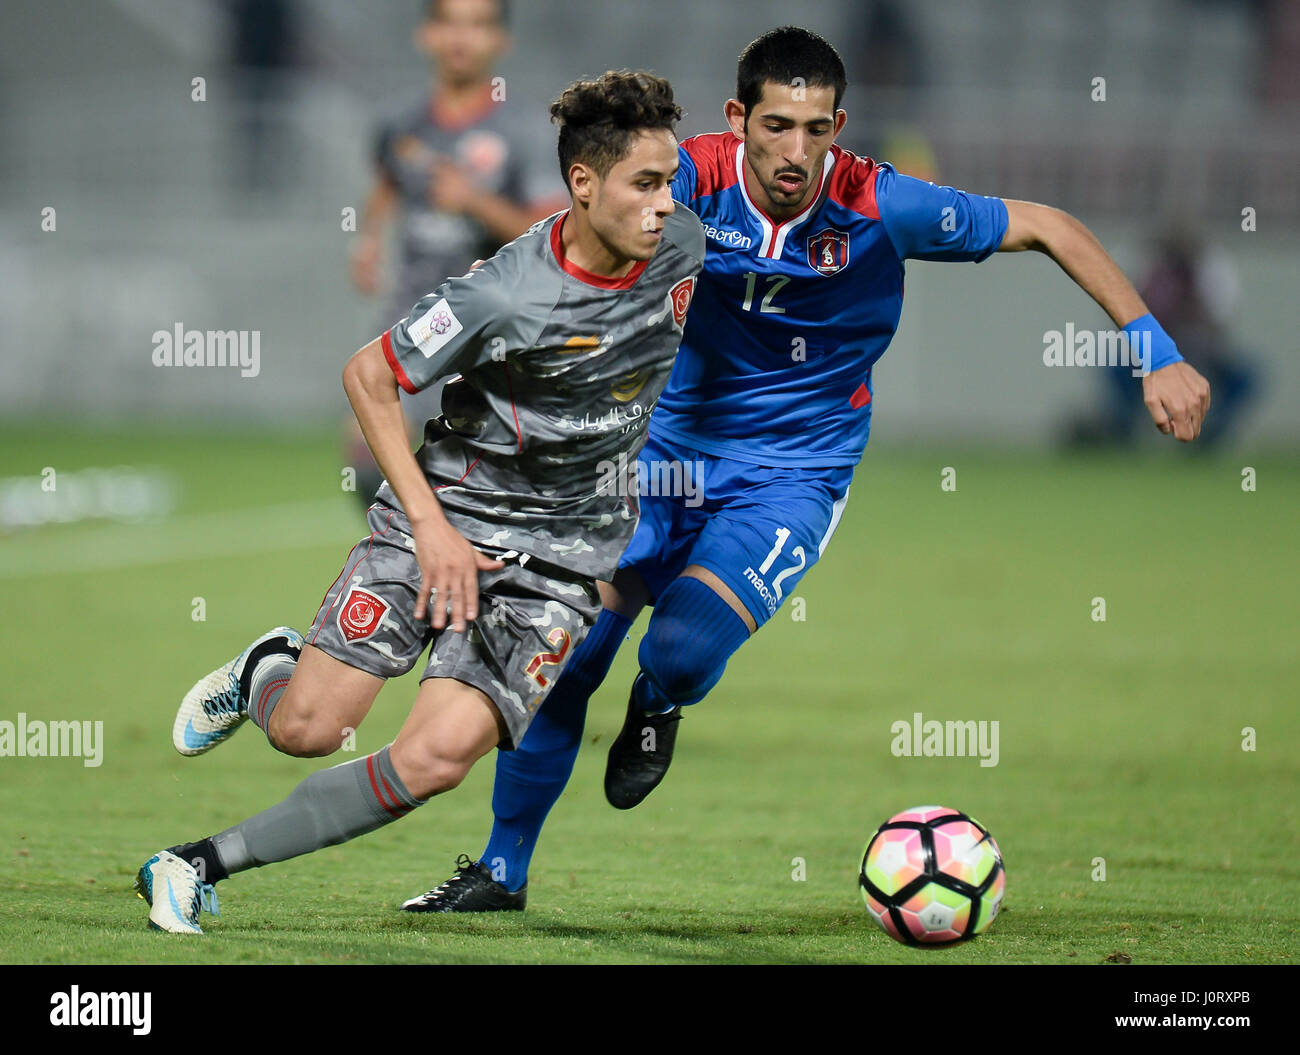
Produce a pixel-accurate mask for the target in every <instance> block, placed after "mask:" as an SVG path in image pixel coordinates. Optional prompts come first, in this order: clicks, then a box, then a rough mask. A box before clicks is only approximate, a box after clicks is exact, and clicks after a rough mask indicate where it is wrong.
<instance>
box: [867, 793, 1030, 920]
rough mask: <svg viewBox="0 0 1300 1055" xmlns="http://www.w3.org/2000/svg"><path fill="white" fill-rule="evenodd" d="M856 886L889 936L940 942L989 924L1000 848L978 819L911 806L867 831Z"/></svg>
mask: <svg viewBox="0 0 1300 1055" xmlns="http://www.w3.org/2000/svg"><path fill="white" fill-rule="evenodd" d="M858 886H859V887H860V888H861V891H862V900H863V901H864V902H865V903H866V906H867V912H869V913H870V914H871V918H872V919H874V920H875V921H876V922H877V923H878V924H880V927H881V929H882V930H883V931H884V932H885V933H886V934H888V935H889V936H890V937H891V938H896V939H897V940H898V941H901V942H904V943H906V944H908V945H917V944H921V945H943V944H946V943H948V942H954V941H960V940H961V939H963V938H973V937H974V936H975V935H976V934H982V933H984V931H986V930H987V929H988V926H989V924H990V923H992V922H993V918H994V917H995V916H996V915H997V914H998V907H999V906H1000V905H1001V904H1002V895H1003V894H1005V893H1006V890H1007V874H1006V870H1005V869H1004V868H1003V866H1002V851H1001V850H999V849H998V844H997V843H995V842H994V841H993V836H992V835H990V834H989V832H988V829H987V828H985V827H984V826H983V825H982V824H980V823H979V822H978V821H976V820H973V819H972V818H970V817H968V816H966V814H964V813H961V812H959V811H957V810H950V809H948V808H947V807H944V806H914V807H912V809H910V810H904V811H903V812H902V813H898V814H895V815H894V816H893V817H890V818H889V820H887V821H885V823H884V824H882V825H881V826H880V828H879V830H878V831H877V832H876V834H875V835H873V836H872V837H871V841H870V842H869V843H867V849H866V852H865V853H864V854H863V855H862V867H861V868H860V869H859V871H858Z"/></svg>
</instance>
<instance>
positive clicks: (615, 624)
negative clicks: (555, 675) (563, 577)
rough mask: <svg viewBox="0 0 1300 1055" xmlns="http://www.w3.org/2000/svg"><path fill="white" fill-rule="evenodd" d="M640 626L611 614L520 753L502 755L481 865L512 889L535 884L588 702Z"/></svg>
mask: <svg viewBox="0 0 1300 1055" xmlns="http://www.w3.org/2000/svg"><path fill="white" fill-rule="evenodd" d="M631 625H632V620H631V619H628V618H627V617H626V616H622V615H619V614H618V613H616V612H611V611H610V610H609V609H604V610H602V611H601V613H600V618H599V619H597V620H596V625H595V626H593V627H592V628H591V629H590V630H589V631H588V632H587V636H586V637H584V638H583V639H582V644H580V645H579V646H578V647H577V649H575V650H574V653H573V656H572V657H571V658H570V659H569V662H568V664H567V665H566V666H565V668H564V672H563V673H562V674H561V675H560V678H559V680H558V681H557V682H556V683H555V685H554V686H553V687H552V688H551V691H550V693H548V694H547V697H546V699H545V700H543V701H542V706H541V709H540V710H539V711H538V712H537V714H536V715H535V716H534V717H533V721H532V724H531V725H530V726H529V727H528V732H527V733H526V734H525V735H524V738H523V740H522V741H520V744H519V746H518V747H516V748H515V749H514V750H513V751H498V752H497V772H496V783H495V784H493V786H492V813H493V822H492V835H491V836H490V837H489V838H488V844H487V848H486V849H485V850H484V851H483V856H482V857H481V858H480V860H481V861H482V862H483V864H485V865H487V867H488V868H489V869H491V870H492V877H493V878H494V879H496V880H497V881H498V882H501V883H504V884H505V886H506V889H508V890H518V889H519V888H520V887H522V886H523V885H524V884H525V883H526V882H528V864H529V862H530V861H531V860H532V857H533V850H534V848H535V847H536V846H537V837H538V836H539V835H541V833H542V824H543V823H545V821H546V815H547V814H548V813H550V812H551V807H552V806H554V805H555V802H556V800H557V799H558V798H559V797H560V793H561V792H562V791H563V790H564V785H565V784H567V783H568V782H569V774H570V773H572V772H573V763H574V760H575V759H576V758H577V757H578V746H579V744H581V742H582V727H583V723H584V722H585V721H586V719H587V701H588V700H589V699H590V698H591V694H592V693H593V692H595V691H596V689H597V688H598V687H599V686H600V683H601V682H602V681H604V680H605V675H606V674H608V673H609V668H610V665H611V664H612V663H613V662H614V657H615V656H616V655H617V654H618V649H619V646H620V645H622V644H623V640H624V638H626V637H627V632H628V629H629V628H630V627H631Z"/></svg>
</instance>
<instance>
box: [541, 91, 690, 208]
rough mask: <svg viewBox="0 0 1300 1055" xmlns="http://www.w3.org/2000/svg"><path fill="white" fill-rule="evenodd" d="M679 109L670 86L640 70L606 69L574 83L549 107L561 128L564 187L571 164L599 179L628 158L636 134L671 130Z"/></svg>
mask: <svg viewBox="0 0 1300 1055" xmlns="http://www.w3.org/2000/svg"><path fill="white" fill-rule="evenodd" d="M681 116H682V108H681V107H680V106H678V105H677V104H676V103H675V102H673V86H672V85H671V84H669V83H668V82H667V81H666V80H664V79H663V78H662V77H656V76H655V75H654V74H653V73H646V72H645V71H643V70H637V71H636V72H628V71H627V70H618V71H615V70H610V71H608V72H606V73H603V74H601V75H600V76H599V77H598V78H596V80H594V81H577V82H575V83H574V84H571V85H570V86H569V87H567V88H565V89H564V91H563V92H561V93H560V97H559V98H558V99H556V100H555V102H553V103H552V104H551V120H552V121H554V122H555V123H556V124H557V125H559V126H560V146H559V151H560V172H561V173H562V174H563V176H564V182H565V184H566V185H567V184H568V181H569V169H570V168H571V167H572V166H573V164H574V163H575V162H579V161H580V162H582V163H583V164H584V165H590V166H591V167H592V168H593V169H595V170H596V172H597V173H598V174H599V175H600V176H601V177H602V178H603V177H605V176H607V175H608V174H609V170H610V169H612V168H613V167H614V166H615V165H617V164H618V163H619V162H620V161H622V160H623V159H624V158H625V157H627V155H628V153H629V152H630V151H631V149H632V141H633V139H634V138H635V137H636V135H637V133H639V132H643V131H653V130H655V129H660V128H666V129H667V130H668V131H670V132H671V131H673V130H674V126H675V125H676V123H677V122H678V121H679V120H681Z"/></svg>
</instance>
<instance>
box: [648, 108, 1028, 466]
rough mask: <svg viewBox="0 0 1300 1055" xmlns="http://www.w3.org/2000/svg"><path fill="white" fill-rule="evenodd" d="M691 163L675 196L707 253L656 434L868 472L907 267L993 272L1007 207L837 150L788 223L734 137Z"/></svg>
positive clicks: (750, 455) (694, 153)
mask: <svg viewBox="0 0 1300 1055" xmlns="http://www.w3.org/2000/svg"><path fill="white" fill-rule="evenodd" d="M679 155H680V159H681V167H680V169H679V170H678V173H677V177H676V178H675V179H674V181H673V197H674V198H675V199H676V200H677V201H679V202H681V203H682V204H684V205H686V206H688V207H689V208H691V209H692V210H694V211H695V213H697V214H698V215H699V217H700V220H701V221H702V222H703V224H704V233H705V235H706V236H707V239H708V252H707V254H706V256H705V262H704V270H703V271H702V272H701V274H700V277H699V285H698V287H697V289H696V291H695V299H694V303H693V304H692V307H691V311H690V315H689V316H688V317H687V320H686V327H685V333H684V335H683V337H682V344H681V350H680V351H679V353H678V355H677V361H676V363H675V364H674V366H673V372H672V376H671V377H670V379H669V382H668V387H667V388H666V389H665V390H664V393H663V395H662V396H660V399H659V403H658V405H657V407H656V409H655V412H654V414H653V416H652V417H651V422H650V433H651V435H652V436H658V437H660V438H663V439H667V440H669V441H675V442H677V443H682V444H686V445H688V446H691V447H693V448H695V449H697V450H700V451H704V452H707V453H710V454H716V455H720V456H722V457H726V458H732V459H735V460H738V461H746V462H756V463H759V464H764V465H777V466H780V465H786V466H843V465H847V466H853V465H856V464H857V462H858V460H859V459H860V458H861V457H862V449H863V447H865V446H866V442H867V434H868V432H869V430H870V428H871V400H872V383H871V368H872V366H873V365H874V364H875V362H876V360H877V359H879V358H880V357H881V355H883V354H884V352H885V349H886V348H887V347H888V346H889V342H890V340H891V339H892V338H893V336H894V331H895V330H896V329H897V327H898V319H899V315H900V313H901V311H902V307H903V261H904V260H906V259H909V258H914V259H919V260H976V261H978V260H983V259H984V258H985V257H987V256H988V255H989V254H991V253H992V252H994V251H995V250H996V249H997V248H998V247H999V246H1000V245H1001V244H1002V238H1003V236H1004V235H1005V233H1006V228H1007V210H1006V206H1005V205H1004V204H1003V203H1002V201H1001V199H999V198H986V197H982V196H980V195H975V194H967V193H965V192H964V191H959V190H954V189H953V188H951V187H937V186H935V185H934V184H933V183H925V182H923V181H921V180H918V179H913V178H912V177H910V176H904V175H901V174H899V173H897V172H895V171H894V169H893V168H892V167H891V166H889V165H885V164H876V163H875V162H873V161H872V160H871V159H870V158H862V157H857V156H856V155H854V154H852V153H850V152H849V151H847V150H844V149H842V148H840V147H838V146H832V147H831V149H830V151H829V152H828V153H827V155H826V159H825V163H824V164H823V166H822V171H821V173H820V174H818V176H817V178H818V179H819V180H820V185H819V186H818V188H817V192H816V193H815V194H814V195H813V196H812V200H811V204H810V205H809V206H808V207H807V208H806V209H804V210H803V212H801V213H799V214H798V215H797V216H794V217H791V218H790V219H788V220H785V221H784V222H777V221H775V220H773V219H771V218H770V217H768V216H767V215H765V214H764V212H763V210H762V209H761V208H759V206H758V205H756V204H755V203H754V202H753V200H752V199H751V198H750V196H749V194H748V192H747V190H746V188H745V181H744V178H743V176H742V165H743V164H744V143H743V142H742V141H741V140H739V139H737V138H736V137H735V136H734V135H732V134H731V133H730V132H723V133H713V134H709V135H701V136H694V137H692V138H691V139H687V140H685V141H684V142H683V143H682V144H681V146H680V150H679Z"/></svg>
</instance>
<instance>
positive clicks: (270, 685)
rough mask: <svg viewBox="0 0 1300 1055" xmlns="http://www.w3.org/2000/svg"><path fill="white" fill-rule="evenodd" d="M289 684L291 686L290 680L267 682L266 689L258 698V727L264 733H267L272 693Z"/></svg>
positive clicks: (278, 679)
mask: <svg viewBox="0 0 1300 1055" xmlns="http://www.w3.org/2000/svg"><path fill="white" fill-rule="evenodd" d="M288 684H289V679H288V678H276V679H274V680H273V681H269V682H267V684H266V688H264V689H263V690H262V692H261V695H259V696H258V697H257V725H258V728H260V729H261V730H262V731H263V732H265V731H266V700H267V697H269V696H270V695H271V693H273V692H274V691H275V690H276V689H277V688H279V687H280V686H281V685H288Z"/></svg>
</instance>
